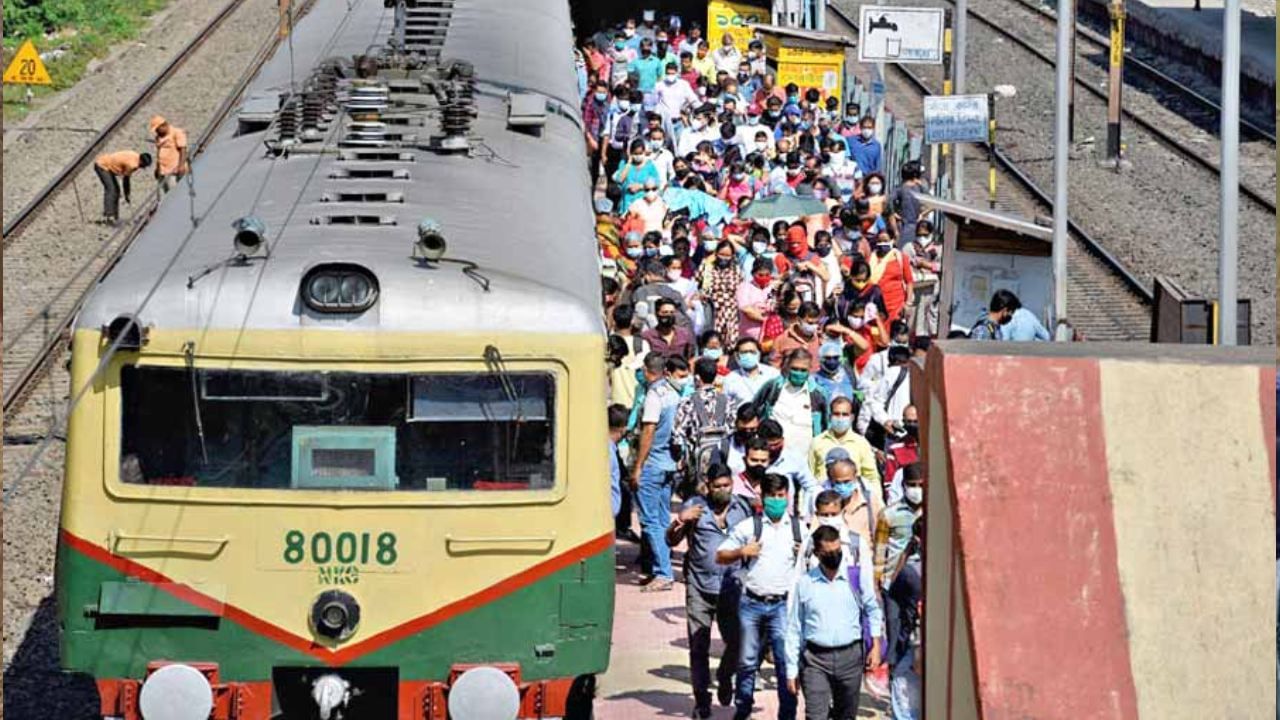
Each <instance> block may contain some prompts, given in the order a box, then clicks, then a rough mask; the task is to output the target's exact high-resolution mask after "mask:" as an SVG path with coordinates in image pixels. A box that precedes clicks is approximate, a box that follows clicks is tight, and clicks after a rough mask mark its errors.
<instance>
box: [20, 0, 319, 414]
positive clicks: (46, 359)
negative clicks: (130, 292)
mask: <svg viewBox="0 0 1280 720" xmlns="http://www.w3.org/2000/svg"><path fill="white" fill-rule="evenodd" d="M233 2H234V3H240V2H243V0H233ZM315 2H316V0H305V1H304V2H303V3H302V5H301V6H300V7H299V9H298V12H297V14H296V15H295V22H296V20H297V19H298V18H301V17H302V16H303V15H305V14H306V12H307V11H308V10H310V9H311V7H312V6H313V5H314V4H315ZM282 41H283V38H281V37H280V36H279V35H278V34H275V33H273V35H272V37H271V38H270V39H269V40H268V41H267V42H266V43H264V44H263V46H262V48H261V49H259V50H258V52H257V53H256V54H255V55H254V57H253V60H252V62H250V64H249V66H248V67H247V68H246V69H245V71H244V73H243V74H242V75H241V76H240V79H239V80H238V81H237V82H236V85H235V88H234V89H233V90H232V92H231V93H230V94H229V95H228V96H227V97H226V99H225V100H223V101H222V103H221V104H220V105H219V106H218V108H217V110H215V111H214V115H213V117H212V118H211V119H210V120H209V122H208V124H206V125H205V129H204V131H203V132H202V133H201V134H200V136H199V138H197V140H196V143H195V146H194V148H193V149H192V158H193V159H194V158H196V157H199V156H200V155H201V154H202V153H203V152H204V150H205V148H206V147H207V146H208V144H209V142H210V141H211V140H212V139H213V136H214V134H215V133H216V132H217V131H218V129H219V128H220V127H221V125H222V123H223V122H225V121H226V119H227V116H228V115H229V114H230V113H231V110H232V108H234V107H235V106H236V104H237V103H238V102H239V101H240V98H241V97H243V95H244V92H245V90H246V89H247V88H248V87H249V83H251V82H252V81H253V78H254V77H256V76H257V74H258V72H259V71H260V70H261V69H262V66H263V65H264V64H265V63H266V61H267V60H268V59H269V58H270V57H271V56H272V54H273V53H274V52H275V51H276V50H277V49H278V48H279V47H280V45H281V43H282ZM159 199H160V191H159V188H156V189H154V190H152V192H151V194H150V195H148V197H147V206H146V209H144V210H142V211H141V212H137V213H135V214H134V216H133V218H132V219H131V221H130V223H129V225H128V226H127V227H126V228H123V229H122V231H123V232H125V237H124V239H123V240H122V241H121V242H120V243H119V245H118V246H117V247H116V248H115V250H113V251H112V253H111V256H110V258H109V259H108V260H107V262H106V263H105V264H104V265H103V266H102V268H101V269H99V271H98V272H97V273H96V274H95V275H94V278H93V280H91V281H90V282H89V283H88V285H86V287H85V289H84V290H83V291H82V292H81V293H80V296H79V297H78V298H77V299H76V301H75V303H74V305H73V306H72V308H71V310H70V311H68V312H67V313H65V314H63V315H62V316H61V317H60V318H59V319H58V323H57V326H56V327H55V328H54V329H53V332H51V333H49V335H48V336H47V337H46V339H45V341H44V343H43V345H42V346H41V348H40V350H39V351H37V353H36V356H35V357H34V358H33V359H32V361H31V362H30V363H28V364H27V366H26V367H24V368H23V369H22V372H21V373H20V374H19V375H18V378H17V379H16V380H15V381H14V382H13V383H12V385H11V386H10V387H6V388H5V389H4V399H3V411H4V416H5V417H6V418H8V417H11V416H12V415H13V413H15V412H16V411H17V410H19V409H20V408H21V407H22V405H23V403H25V402H26V400H27V398H28V397H30V394H31V391H32V390H34V388H35V386H36V384H37V383H38V382H39V381H40V379H41V378H43V377H44V375H45V373H46V372H47V371H48V369H49V367H50V366H51V365H52V363H53V361H54V360H55V359H56V357H57V356H58V355H59V350H60V349H61V348H63V347H64V346H65V342H66V340H67V339H68V335H69V333H70V331H71V327H72V325H73V324H74V322H75V318H76V315H77V314H79V312H80V308H81V307H82V306H83V305H84V301H85V299H86V298H87V297H88V295H89V292H90V291H91V290H92V289H93V288H94V287H96V286H97V285H98V284H99V283H100V282H101V281H102V280H103V278H105V277H106V276H107V274H108V273H109V272H111V270H112V269H113V268H114V267H115V266H116V264H117V263H119V261H120V259H121V258H122V257H123V256H124V253H125V252H126V251H127V250H128V249H129V247H130V246H131V245H132V244H133V241H134V240H135V239H136V238H137V237H138V235H139V234H140V233H141V232H142V229H143V227H145V226H146V224H147V222H148V221H149V220H150V219H151V216H152V215H153V214H154V213H155V210H156V208H157V207H158V206H159Z"/></svg>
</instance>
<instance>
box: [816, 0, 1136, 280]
mask: <svg viewBox="0 0 1280 720" xmlns="http://www.w3.org/2000/svg"><path fill="white" fill-rule="evenodd" d="M827 8H828V9H830V10H831V11H833V12H834V13H835V14H836V16H837V17H839V18H840V19H841V20H842V21H843V22H844V23H845V24H846V25H848V26H849V27H850V29H851V30H852V31H853V32H855V33H856V32H858V25H857V23H855V22H853V20H852V19H851V18H850V17H849V16H848V15H846V14H845V12H844V11H843V10H841V9H840V8H838V7H836V6H835V5H830V4H829V5H827ZM971 12H972V11H971ZM886 64H889V65H893V66H894V67H895V68H897V70H898V71H899V72H901V73H902V75H903V77H905V78H907V80H908V81H909V82H910V83H911V84H912V85H914V86H915V87H916V89H917V90H919V91H920V92H921V93H922V94H924V95H933V94H935V93H934V91H933V89H932V88H930V87H929V85H928V84H927V83H925V81H924V79H923V78H921V77H920V76H919V75H916V74H915V73H913V72H911V70H910V69H908V68H906V67H904V66H902V65H900V64H898V63H886ZM975 144H976V145H978V146H980V147H983V148H985V149H986V150H987V151H988V152H990V151H991V146H990V145H988V144H987V143H985V142H981V143H975ZM994 156H995V158H996V162H998V163H999V164H1000V166H1001V167H1003V168H1004V169H1005V170H1007V171H1008V172H1009V174H1010V175H1012V176H1013V177H1014V178H1016V179H1017V180H1018V182H1019V183H1021V184H1022V185H1023V186H1024V187H1025V188H1026V189H1027V190H1029V191H1030V192H1031V193H1032V194H1033V195H1035V196H1036V197H1037V198H1039V200H1040V202H1042V203H1044V204H1045V205H1047V206H1048V207H1053V196H1052V195H1050V194H1049V193H1046V192H1045V191H1044V189H1043V188H1041V187H1040V186H1039V185H1037V184H1036V183H1035V181H1034V180H1033V179H1032V178H1031V177H1030V176H1029V175H1027V173H1026V172H1024V171H1023V170H1022V169H1021V168H1019V167H1018V165H1017V163H1015V162H1014V161H1013V160H1012V159H1011V158H1009V157H1008V156H1007V155H1005V154H1004V153H1003V152H1000V151H999V150H997V151H996V152H995V153H994ZM1067 229H1068V230H1070V231H1071V234H1072V235H1074V236H1076V238H1077V239H1079V240H1080V241H1081V242H1082V243H1083V244H1084V247H1085V249H1086V250H1088V251H1089V253H1090V254H1092V255H1094V256H1096V257H1097V258H1098V259H1099V260H1101V261H1102V263H1103V264H1104V265H1106V266H1107V267H1108V269H1110V270H1111V271H1112V272H1114V273H1115V274H1116V275H1117V276H1118V277H1119V278H1120V279H1121V280H1123V281H1124V284H1125V286H1127V287H1128V288H1129V290H1130V291H1132V292H1133V293H1134V294H1135V295H1137V296H1138V297H1139V298H1141V299H1142V301H1143V302H1144V303H1146V304H1147V305H1151V304H1153V303H1154V302H1155V295H1154V293H1153V292H1152V290H1151V289H1150V288H1148V287H1147V286H1146V285H1145V284H1143V282H1142V281H1141V280H1139V279H1138V278H1137V276H1135V275H1134V274H1133V273H1132V272H1130V271H1129V269H1128V268H1127V267H1125V266H1124V263H1122V262H1120V260H1119V259H1118V258H1116V256H1114V255H1112V254H1111V253H1110V252H1108V251H1107V249H1106V248H1105V247H1103V245H1102V243H1100V242H1098V240H1097V239H1096V238H1094V237H1093V236H1092V235H1090V234H1089V233H1088V232H1086V231H1085V229H1084V228H1082V227H1080V226H1079V225H1078V224H1076V222H1075V221H1074V220H1072V219H1070V218H1067Z"/></svg>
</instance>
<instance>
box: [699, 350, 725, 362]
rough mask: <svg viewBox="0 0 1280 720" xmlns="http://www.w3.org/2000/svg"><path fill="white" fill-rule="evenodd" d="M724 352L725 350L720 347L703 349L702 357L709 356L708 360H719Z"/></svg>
mask: <svg viewBox="0 0 1280 720" xmlns="http://www.w3.org/2000/svg"><path fill="white" fill-rule="evenodd" d="M723 354H724V350H722V349H720V348H707V349H706V350H703V351H702V357H704V358H707V359H708V360H719V359H720V356H721V355H723Z"/></svg>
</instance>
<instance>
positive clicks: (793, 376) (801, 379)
mask: <svg viewBox="0 0 1280 720" xmlns="http://www.w3.org/2000/svg"><path fill="white" fill-rule="evenodd" d="M808 379H809V371H808V370H788V371H787V382H789V383H791V384H792V385H795V386H796V387H800V386H801V385H804V384H805V381H807V380H808Z"/></svg>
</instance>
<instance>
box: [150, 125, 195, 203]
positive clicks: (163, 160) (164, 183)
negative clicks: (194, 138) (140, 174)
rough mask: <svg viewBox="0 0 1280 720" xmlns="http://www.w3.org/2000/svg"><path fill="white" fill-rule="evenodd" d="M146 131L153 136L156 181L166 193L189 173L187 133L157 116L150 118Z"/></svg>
mask: <svg viewBox="0 0 1280 720" xmlns="http://www.w3.org/2000/svg"><path fill="white" fill-rule="evenodd" d="M147 129H148V130H150V132H151V134H152V135H154V136H155V143H156V180H158V181H159V182H160V190H161V191H162V192H168V191H170V190H172V189H173V188H174V187H175V186H177V184H178V181H179V180H181V179H182V178H183V176H185V175H186V174H187V173H189V172H191V164H190V162H189V161H188V155H187V152H188V151H187V131H186V130H183V129H182V128H179V127H174V126H172V125H170V124H169V121H168V120H165V119H164V118H163V117H161V116H159V115H156V116H155V117H153V118H151V122H150V123H148V124H147Z"/></svg>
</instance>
